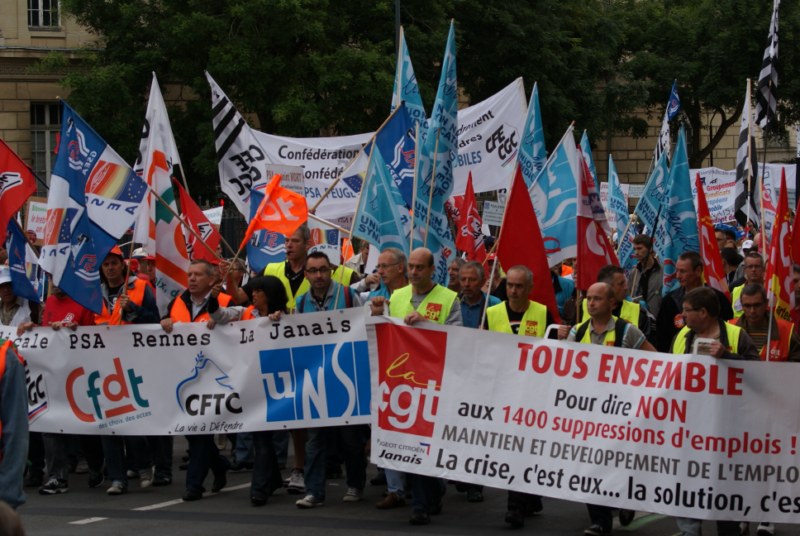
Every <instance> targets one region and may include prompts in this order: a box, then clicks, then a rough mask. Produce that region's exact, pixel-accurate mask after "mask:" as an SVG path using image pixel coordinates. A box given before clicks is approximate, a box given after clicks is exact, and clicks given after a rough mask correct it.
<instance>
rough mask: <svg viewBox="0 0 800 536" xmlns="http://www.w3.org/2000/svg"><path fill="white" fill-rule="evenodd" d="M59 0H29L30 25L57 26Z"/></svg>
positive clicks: (38, 26)
mask: <svg viewBox="0 0 800 536" xmlns="http://www.w3.org/2000/svg"><path fill="white" fill-rule="evenodd" d="M58 2H59V0H28V26H29V27H31V28H57V27H58V26H59V18H58Z"/></svg>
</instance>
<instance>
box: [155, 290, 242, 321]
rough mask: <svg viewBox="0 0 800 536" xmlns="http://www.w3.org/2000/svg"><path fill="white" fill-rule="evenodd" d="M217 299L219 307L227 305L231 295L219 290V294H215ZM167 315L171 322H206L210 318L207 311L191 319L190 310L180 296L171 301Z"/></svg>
mask: <svg viewBox="0 0 800 536" xmlns="http://www.w3.org/2000/svg"><path fill="white" fill-rule="evenodd" d="M217 301H218V302H219V306H220V307H227V306H228V304H229V303H230V302H231V297H230V296H229V295H227V294H223V293H222V292H220V294H219V296H217ZM169 317H170V318H171V319H172V321H173V322H208V321H209V320H211V315H209V314H208V311H204V312H202V313H200V314H199V315H197V317H196V318H195V319H194V320H192V312H191V311H190V310H189V309H188V308H187V307H186V303H184V301H183V300H182V299H181V298H180V296H179V297H177V298H175V301H174V302H172V308H171V309H170V310H169Z"/></svg>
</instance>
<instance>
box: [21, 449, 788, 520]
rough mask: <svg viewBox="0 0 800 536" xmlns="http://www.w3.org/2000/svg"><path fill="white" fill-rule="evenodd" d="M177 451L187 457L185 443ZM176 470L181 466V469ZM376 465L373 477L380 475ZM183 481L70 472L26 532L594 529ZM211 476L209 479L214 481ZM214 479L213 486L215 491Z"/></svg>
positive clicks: (243, 478)
mask: <svg viewBox="0 0 800 536" xmlns="http://www.w3.org/2000/svg"><path fill="white" fill-rule="evenodd" d="M175 452H176V453H182V452H183V444H182V442H181V441H178V442H176V449H175ZM176 467H177V464H176ZM374 474H375V467H374V466H371V467H370V470H369V474H368V476H369V477H372V476H374ZM175 476H176V477H177V478H176V481H175V482H173V484H172V485H171V486H167V487H163V488H153V487H151V488H148V489H140V488H139V487H138V483H137V481H135V480H134V481H131V487H130V491H129V492H128V493H127V494H126V495H122V496H117V497H111V496H108V495H106V493H105V486H104V487H101V488H99V489H89V488H88V487H87V485H86V475H71V478H70V491H69V493H67V494H64V495H57V496H45V497H43V496H40V495H38V493H37V490H36V489H28V490H27V492H28V503H27V504H26V505H24V506H23V507H22V508H21V509H20V514H21V515H22V519H23V523H24V525H25V528H26V530H27V533H28V534H29V535H32V536H47V535H58V536H70V535H80V536H93V535H107V534H113V535H115V536H122V535H128V534H131V535H134V534H135V535H137V536H141V535H156V534H169V535H175V536H205V535H209V536H211V535H213V536H244V535H249V534H259V535H263V534H267V533H269V532H268V531H270V530H277V531H280V534H281V536H291V535H295V534H322V531H324V534H325V536H336V535H339V534H353V533H360V534H401V533H403V534H411V533H419V534H508V533H511V532H514V533H517V534H537V535H543V536H572V535H574V536H580V535H582V534H583V529H585V528H586V527H587V526H588V525H589V520H588V516H587V514H586V509H585V507H584V506H583V505H581V504H576V503H570V502H566V501H561V500H555V499H545V506H544V512H543V514H542V515H541V516H538V517H536V518H531V519H528V521H527V523H526V525H525V527H524V528H523V529H521V530H519V531H511V530H510V529H508V528H507V526H506V525H505V523H504V522H503V514H504V512H505V500H506V494H505V492H503V491H499V490H488V489H487V490H486V492H485V496H486V500H485V501H484V502H483V503H481V504H470V503H467V502H466V498H465V495H464V494H462V493H457V492H456V491H455V488H454V487H453V486H448V492H447V496H446V497H445V502H444V512H443V513H442V515H440V516H436V517H434V518H433V523H432V524H431V525H429V526H427V527H413V526H411V525H409V524H408V515H409V509H408V508H401V509H395V510H390V511H381V510H377V509H375V507H374V503H375V502H377V501H378V500H380V498H381V495H382V493H383V488H382V487H377V486H369V485H368V486H367V489H366V490H365V494H364V500H363V501H362V502H360V503H343V502H342V501H341V497H342V496H343V495H344V491H345V482H344V479H336V480H330V481H329V482H328V491H327V502H326V504H325V506H323V507H321V508H317V509H314V510H299V509H298V508H297V507H296V506H295V505H294V501H295V500H296V499H297V498H299V497H298V496H296V495H288V494H287V493H286V492H285V491H284V490H280V491H278V492H277V493H276V494H275V495H273V497H271V498H270V501H269V503H268V504H267V505H266V506H264V507H260V508H256V507H253V506H251V505H250V502H249V489H248V488H249V480H250V473H249V472H242V473H229V477H228V487H227V488H225V489H224V490H222V492H220V493H214V494H212V493H206V495H205V496H204V498H203V499H202V500H200V501H197V502H191V503H184V502H183V501H182V500H181V499H180V497H181V495H182V494H183V478H184V477H185V473H184V472H182V471H181V472H178V471H176V473H175ZM210 478H211V477H210V476H209V479H210ZM210 484H211V483H210V480H209V481H208V482H207V483H206V487H207V488H210ZM705 530H706V532H705V534H706V536H713V535H715V534H716V531H715V530H714V524H713V523H710V522H707V523H706V524H705ZM615 533H616V534H630V535H639V536H672V535H675V534H676V533H677V530H676V527H675V523H674V521H673V520H672V519H669V518H666V517H664V516H660V515H648V514H642V513H640V514H638V515H637V518H636V519H635V520H634V522H633V523H632V524H631V525H629V526H628V527H618V526H617V527H615ZM776 534H778V535H779V536H782V535H786V536H788V535H797V534H800V526H797V525H795V526H788V525H787V526H779V528H778V531H777V532H776Z"/></svg>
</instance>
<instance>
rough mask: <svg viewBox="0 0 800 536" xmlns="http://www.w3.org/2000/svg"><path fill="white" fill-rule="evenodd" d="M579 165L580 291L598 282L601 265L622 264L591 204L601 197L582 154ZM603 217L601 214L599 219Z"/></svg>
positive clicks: (578, 280) (578, 286) (598, 200)
mask: <svg viewBox="0 0 800 536" xmlns="http://www.w3.org/2000/svg"><path fill="white" fill-rule="evenodd" d="M578 150H579V151H580V149H578ZM579 166H580V173H581V177H580V179H581V180H580V184H581V191H580V199H579V204H578V278H577V280H576V281H575V286H576V287H577V288H578V290H584V291H585V290H588V289H589V287H590V286H591V285H592V284H594V283H596V282H597V272H599V271H600V268H602V267H603V266H607V265H609V264H613V265H615V266H619V260H617V254H616V253H615V252H614V245H613V244H612V243H611V240H610V239H609V238H608V235H606V233H605V232H604V231H603V227H602V226H601V225H600V222H599V221H598V220H597V219H596V218H595V213H594V211H593V210H592V205H593V204H595V205H596V204H597V203H599V202H600V196H599V194H598V193H597V188H595V186H594V179H592V173H591V171H589V167H588V166H587V165H586V160H584V159H583V157H581V158H580V162H579ZM600 212H603V211H602V210H601V211H600ZM600 217H601V215H600V214H598V215H597V218H600ZM602 217H603V218H604V217H605V215H604V214H603V215H602Z"/></svg>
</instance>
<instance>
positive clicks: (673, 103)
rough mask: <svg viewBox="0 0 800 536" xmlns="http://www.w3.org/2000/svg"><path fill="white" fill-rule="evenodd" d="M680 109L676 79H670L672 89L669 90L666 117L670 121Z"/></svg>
mask: <svg viewBox="0 0 800 536" xmlns="http://www.w3.org/2000/svg"><path fill="white" fill-rule="evenodd" d="M680 111H681V98H680V97H679V96H678V81H677V80H673V81H672V89H671V90H670V92H669V100H668V101H667V119H669V120H670V121H672V120H673V119H675V116H676V115H678V112H680Z"/></svg>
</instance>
